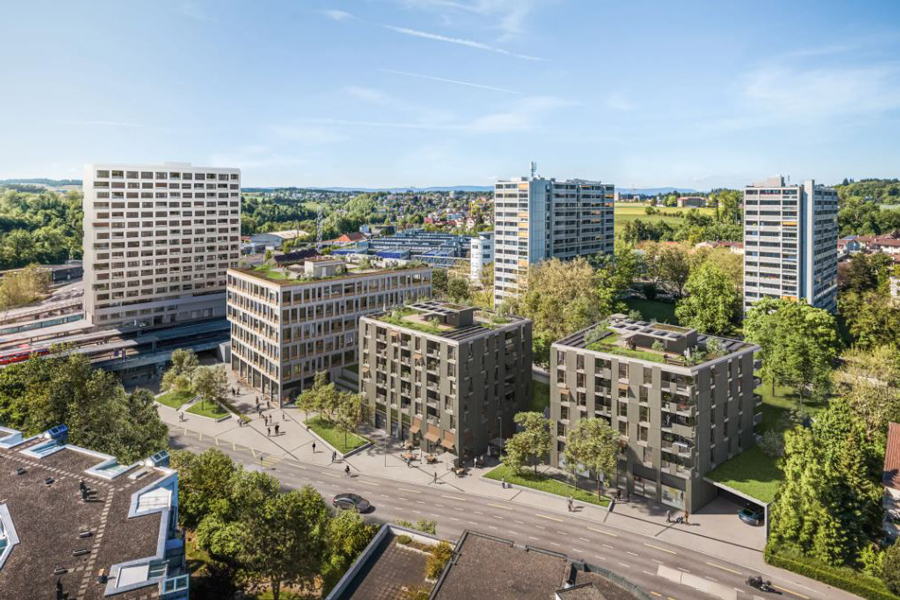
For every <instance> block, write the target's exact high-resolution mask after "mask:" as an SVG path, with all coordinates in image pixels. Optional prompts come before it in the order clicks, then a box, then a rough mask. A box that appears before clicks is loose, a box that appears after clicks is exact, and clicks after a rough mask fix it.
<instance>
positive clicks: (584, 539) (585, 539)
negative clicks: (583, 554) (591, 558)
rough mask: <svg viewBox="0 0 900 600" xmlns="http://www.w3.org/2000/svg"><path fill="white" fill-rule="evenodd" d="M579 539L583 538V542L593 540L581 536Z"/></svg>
mask: <svg viewBox="0 0 900 600" xmlns="http://www.w3.org/2000/svg"><path fill="white" fill-rule="evenodd" d="M578 539H579V540H581V541H582V542H590V541H591V540H589V539H587V538H583V537H580V538H578Z"/></svg>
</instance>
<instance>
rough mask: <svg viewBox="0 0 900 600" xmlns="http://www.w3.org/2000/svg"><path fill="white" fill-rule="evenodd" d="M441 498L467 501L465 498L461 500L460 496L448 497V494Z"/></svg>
mask: <svg viewBox="0 0 900 600" xmlns="http://www.w3.org/2000/svg"><path fill="white" fill-rule="evenodd" d="M441 498H450V499H451V500H465V498H460V497H459V496H448V495H447V494H441Z"/></svg>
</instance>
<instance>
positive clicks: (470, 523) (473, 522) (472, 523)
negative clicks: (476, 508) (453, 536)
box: [469, 521, 478, 525]
mask: <svg viewBox="0 0 900 600" xmlns="http://www.w3.org/2000/svg"><path fill="white" fill-rule="evenodd" d="M469 525H478V523H476V522H475V521H469Z"/></svg>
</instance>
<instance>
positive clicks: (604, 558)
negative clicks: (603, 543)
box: [594, 554, 606, 560]
mask: <svg viewBox="0 0 900 600" xmlns="http://www.w3.org/2000/svg"><path fill="white" fill-rule="evenodd" d="M594 558H599V559H600V560H606V557H605V556H600V555H599V554H595V555H594Z"/></svg>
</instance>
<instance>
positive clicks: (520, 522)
mask: <svg viewBox="0 0 900 600" xmlns="http://www.w3.org/2000/svg"><path fill="white" fill-rule="evenodd" d="M513 521H515V522H516V523H518V524H519V525H524V524H525V523H523V522H522V521H516V520H515V519H513Z"/></svg>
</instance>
